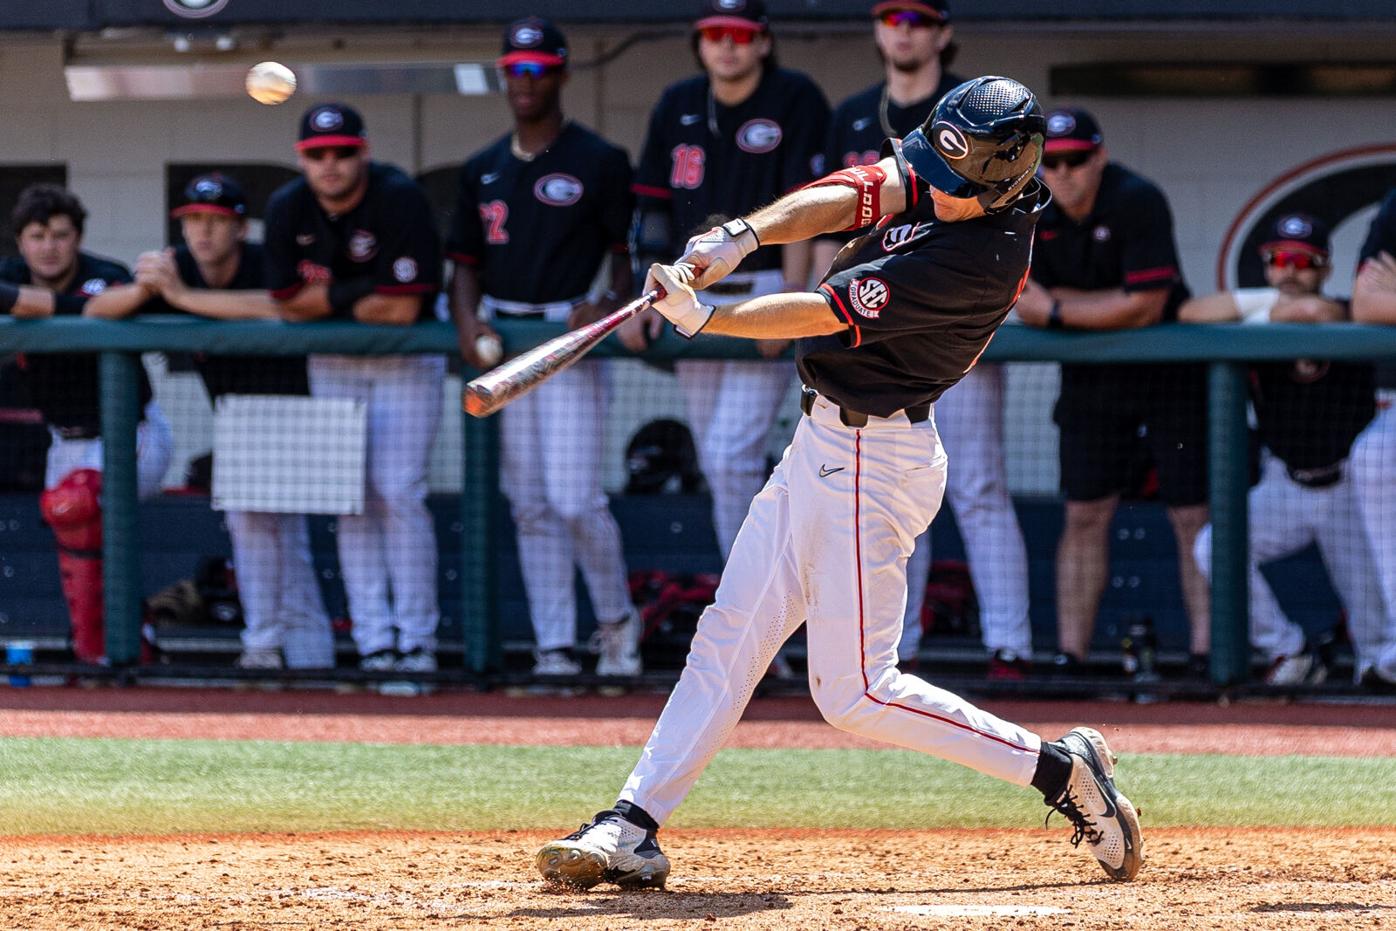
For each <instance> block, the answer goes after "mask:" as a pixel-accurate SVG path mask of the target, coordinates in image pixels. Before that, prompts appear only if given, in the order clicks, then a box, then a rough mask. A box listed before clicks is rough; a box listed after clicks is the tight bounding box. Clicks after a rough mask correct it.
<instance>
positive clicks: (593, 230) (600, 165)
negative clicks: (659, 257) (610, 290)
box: [446, 123, 634, 304]
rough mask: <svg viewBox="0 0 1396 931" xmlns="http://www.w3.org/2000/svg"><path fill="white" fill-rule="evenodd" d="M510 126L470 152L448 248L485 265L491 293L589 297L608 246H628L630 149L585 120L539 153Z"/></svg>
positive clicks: (538, 298) (536, 299) (529, 299)
mask: <svg viewBox="0 0 1396 931" xmlns="http://www.w3.org/2000/svg"><path fill="white" fill-rule="evenodd" d="M510 138H511V137H510V136H504V137H502V138H500V139H499V140H497V141H496V142H495V143H494V144H492V145H491V146H490V147H489V148H487V149H484V150H482V151H480V152H477V153H476V154H475V155H472V156H471V157H470V160H469V161H467V162H466V163H465V165H464V166H463V167H462V168H461V172H460V192H459V194H458V195H457V197H456V210H455V216H454V217H453V218H452V221H451V233H450V236H449V237H448V239H447V244H446V254H447V255H448V256H449V257H450V258H451V259H453V260H454V261H457V262H461V263H464V264H466V265H470V266H474V267H476V268H477V269H478V270H479V274H480V282H481V285H482V287H483V290H484V292H485V293H486V294H488V295H490V296H491V297H497V298H500V299H501V300H507V301H522V302H525V303H529V304H547V303H551V302H554V301H562V300H568V299H570V298H575V297H579V296H581V295H583V294H585V293H586V292H587V289H588V288H589V287H590V286H591V282H592V279H594V278H595V277H596V269H597V266H599V265H600V264H601V260H602V259H603V258H604V257H605V255H606V253H607V252H608V251H609V252H617V253H625V252H626V251H627V247H626V236H627V235H628V233H629V230H630V216H631V213H632V211H633V208H634V196H633V195H632V193H631V191H630V181H631V175H630V159H629V157H628V156H627V155H626V154H625V152H624V151H623V150H621V149H619V148H617V147H616V146H613V145H611V144H610V143H609V142H607V141H606V140H604V139H602V138H601V137H600V136H598V135H597V134H596V133H594V132H592V131H591V130H589V129H586V128H584V127H582V126H578V125H577V124H576V123H569V124H567V125H566V126H564V127H563V129H562V132H561V133H560V134H559V135H558V137H557V139H556V140H554V141H553V144H552V145H551V146H549V147H548V149H547V150H546V151H544V152H541V153H539V154H538V156H537V157H536V158H534V159H533V160H532V161H527V162H526V161H523V160H522V159H519V158H517V157H516V156H515V155H514V154H513V153H512V152H511V151H510V144H509V143H510Z"/></svg>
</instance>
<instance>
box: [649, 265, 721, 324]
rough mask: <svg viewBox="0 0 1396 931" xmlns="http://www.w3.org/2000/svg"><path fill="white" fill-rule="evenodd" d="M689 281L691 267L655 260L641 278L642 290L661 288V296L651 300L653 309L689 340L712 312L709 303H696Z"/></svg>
mask: <svg viewBox="0 0 1396 931" xmlns="http://www.w3.org/2000/svg"><path fill="white" fill-rule="evenodd" d="M692 280H693V269H691V268H689V267H688V266H687V265H682V264H679V265H660V264H658V263H655V264H654V265H651V266H650V273H649V275H648V276H647V277H646V278H645V290H646V291H649V290H652V289H653V288H654V287H655V286H656V285H657V286H659V287H661V288H663V289H664V291H665V294H664V297H663V298H661V299H660V300H658V301H656V302H655V304H654V309H655V310H657V311H659V312H660V313H661V314H663V315H664V319H666V320H668V321H669V322H670V323H672V324H673V325H674V328H675V329H677V330H678V331H679V335H680V336H683V337H687V338H689V339H692V338H693V337H694V336H697V335H698V331H700V330H701V329H703V327H705V326H707V325H708V320H710V319H711V318H712V315H713V306H712V305H711V304H704V303H702V302H700V301H699V300H698V295H696V294H694V293H693V287H692V285H690V284H689V282H691V281H692Z"/></svg>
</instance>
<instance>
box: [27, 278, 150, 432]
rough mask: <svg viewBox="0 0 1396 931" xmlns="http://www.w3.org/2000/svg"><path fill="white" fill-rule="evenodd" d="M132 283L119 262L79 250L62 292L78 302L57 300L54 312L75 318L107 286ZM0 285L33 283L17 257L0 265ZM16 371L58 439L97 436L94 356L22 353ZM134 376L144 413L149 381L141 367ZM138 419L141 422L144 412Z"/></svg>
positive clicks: (99, 419)
mask: <svg viewBox="0 0 1396 931" xmlns="http://www.w3.org/2000/svg"><path fill="white" fill-rule="evenodd" d="M132 280H133V279H132V278H131V272H130V271H129V270H128V269H127V268H126V266H124V265H122V264H120V263H119V262H113V261H111V260H110V259H103V258H98V257H97V256H95V255H89V254H88V253H86V252H80V253H78V260H77V270H76V273H75V274H74V275H73V280H72V283H70V284H69V285H68V287H67V289H66V290H64V291H63V292H62V294H63V295H64V296H67V297H72V298H79V299H80V300H81V301H82V303H75V302H71V301H57V302H55V306H54V314H55V315H60V314H71V315H78V314H81V313H82V304H85V303H86V301H87V299H88V298H90V297H93V296H94V295H97V294H101V293H102V292H103V291H104V290H106V289H107V287H108V286H110V285H118V284H130V283H131V282H132ZM0 281H4V282H7V283H9V284H15V285H33V284H34V280H33V277H32V276H31V275H30V274H29V266H28V265H27V264H25V261H24V259H23V258H21V257H19V256H10V257H9V258H7V259H5V260H4V261H0ZM20 367H21V369H22V370H23V372H24V380H25V383H26V385H27V386H28V389H29V397H30V399H31V400H32V402H33V404H34V406H35V407H36V408H38V409H39V411H40V412H41V413H42V414H43V415H44V421H45V422H46V423H47V424H48V425H49V426H50V427H52V428H53V429H54V430H55V431H57V432H58V434H59V435H60V436H63V437H64V438H66V439H92V438H94V437H98V436H101V433H102V413H101V408H102V404H101V397H102V395H101V390H100V387H99V380H98V374H97V355H96V353H91V352H58V353H28V354H26V355H23V356H21V357H20ZM137 377H138V378H139V382H140V383H139V388H138V390H139V392H140V409H141V411H142V412H144V410H145V406H146V404H148V403H149V402H150V399H151V397H152V395H151V390H150V380H149V379H148V378H147V377H146V374H145V368H144V367H143V366H142V367H141V368H140V371H139V373H138V375H137ZM141 416H142V418H144V413H142V415H141Z"/></svg>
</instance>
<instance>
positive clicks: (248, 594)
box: [136, 173, 334, 669]
mask: <svg viewBox="0 0 1396 931" xmlns="http://www.w3.org/2000/svg"><path fill="white" fill-rule="evenodd" d="M172 215H173V216H174V217H176V218H177V219H178V220H179V228H180V232H181V234H182V235H183V237H184V243H183V244H182V245H180V246H179V247H177V248H175V249H166V250H164V251H160V252H147V253H146V254H145V255H142V256H141V257H140V260H139V261H138V262H137V263H136V281H137V282H138V283H139V284H142V285H145V286H146V287H147V288H149V289H150V290H153V291H155V292H156V294H157V295H158V299H157V301H152V302H151V303H150V304H147V305H146V306H145V307H144V308H143V309H144V310H145V311H147V312H151V311H165V312H183V313H190V314H195V315H198V316H201V317H212V318H214V319H218V320H256V319H273V320H274V319H277V317H278V316H279V314H278V308H277V304H276V302H275V301H273V300H272V298H271V294H270V293H269V292H268V291H267V290H266V288H265V287H264V286H263V282H264V281H265V277H264V276H265V269H264V263H265V257H264V255H263V252H262V247H261V246H260V245H258V244H254V243H249V242H247V241H246V236H247V198H246V196H244V194H243V192H242V188H241V187H240V186H239V185H238V183H237V182H236V181H235V180H233V179H232V178H230V177H228V176H226V175H223V174H218V173H215V174H209V175H201V176H200V177H197V178H195V179H194V180H193V181H191V182H190V183H189V186H188V187H186V188H185V189H184V193H183V195H182V196H181V198H180V202H179V205H178V206H176V207H175V208H174V210H173V211H172ZM160 304H162V305H164V306H157V305H160ZM195 365H196V366H197V368H198V370H199V376H200V377H201V378H202V379H203V383H204V387H205V388H206V389H207V390H208V396H209V400H210V401H212V402H213V403H214V404H215V405H217V403H218V399H219V398H221V397H222V396H223V395H225V394H279V395H287V394H289V395H305V394H309V393H310V387H309V384H308V383H307V381H306V374H305V357H304V356H210V355H204V354H200V355H199V356H198V357H197V358H196V360H195ZM223 519H224V520H225V521H226V523H227V525H228V537H229V538H230V540H231V541H232V545H233V567H234V569H235V570H236V571H237V584H238V599H239V600H240V601H241V602H242V613H243V619H244V622H245V627H244V629H243V632H242V655H241V656H239V657H238V662H237V664H238V666H240V667H241V668H243V669H280V668H282V667H283V666H287V667H290V668H291V669H320V668H328V667H332V666H334V634H333V632H332V630H331V628H330V619H329V615H327V614H326V613H325V606H324V602H323V601H322V599H321V597H320V586H319V583H318V582H317V581H316V578H315V565H314V562H313V560H312V558H311V554H310V532H309V529H308V527H307V524H306V519H305V515H304V514H271V513H259V512H252V511H231V510H230V511H227V512H225V514H224V515H223Z"/></svg>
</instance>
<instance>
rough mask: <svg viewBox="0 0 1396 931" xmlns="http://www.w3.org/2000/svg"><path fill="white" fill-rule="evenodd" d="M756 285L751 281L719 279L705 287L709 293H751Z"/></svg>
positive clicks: (705, 291) (705, 290)
mask: <svg viewBox="0 0 1396 931" xmlns="http://www.w3.org/2000/svg"><path fill="white" fill-rule="evenodd" d="M754 287H755V285H754V284H752V283H751V282H750V281H718V282H715V283H713V284H710V285H708V286H707V287H706V288H704V289H703V291H704V293H707V294H750V293H751V289H752V288H754Z"/></svg>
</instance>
